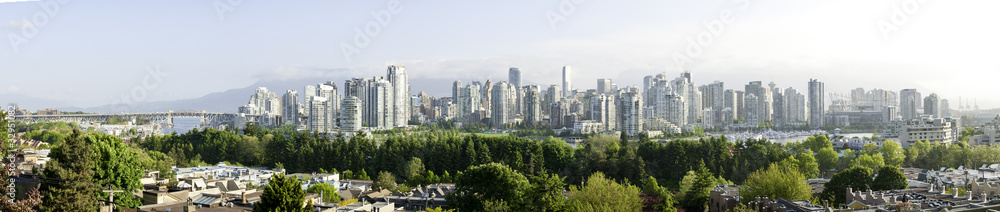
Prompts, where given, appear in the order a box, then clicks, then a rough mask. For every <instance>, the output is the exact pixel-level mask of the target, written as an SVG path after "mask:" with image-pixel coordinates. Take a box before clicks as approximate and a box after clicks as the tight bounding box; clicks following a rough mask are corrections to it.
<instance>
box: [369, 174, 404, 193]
mask: <svg viewBox="0 0 1000 212" xmlns="http://www.w3.org/2000/svg"><path fill="white" fill-rule="evenodd" d="M372 188H373V189H375V190H382V189H387V190H389V191H392V192H399V187H398V186H397V185H396V176H392V173H389V172H387V171H382V172H379V173H378V177H377V178H375V182H373V183H372Z"/></svg>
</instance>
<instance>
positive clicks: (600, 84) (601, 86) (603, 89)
mask: <svg viewBox="0 0 1000 212" xmlns="http://www.w3.org/2000/svg"><path fill="white" fill-rule="evenodd" d="M597 93H598V94H609V93H611V79H597Z"/></svg>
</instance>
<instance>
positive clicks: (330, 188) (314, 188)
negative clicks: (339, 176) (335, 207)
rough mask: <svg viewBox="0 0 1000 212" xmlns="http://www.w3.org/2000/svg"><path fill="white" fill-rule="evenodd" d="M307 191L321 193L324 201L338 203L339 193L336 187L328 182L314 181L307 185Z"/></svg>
mask: <svg viewBox="0 0 1000 212" xmlns="http://www.w3.org/2000/svg"><path fill="white" fill-rule="evenodd" d="M306 192H308V193H314V194H322V195H323V202H324V203H340V201H341V200H342V199H340V194H338V193H337V187H335V186H334V185H331V184H329V183H316V184H312V185H311V186H309V189H306Z"/></svg>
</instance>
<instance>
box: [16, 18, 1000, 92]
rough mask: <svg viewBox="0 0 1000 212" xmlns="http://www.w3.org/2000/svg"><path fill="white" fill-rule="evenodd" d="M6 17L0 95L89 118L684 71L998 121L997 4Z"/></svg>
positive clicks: (628, 79) (621, 81) (698, 78)
mask: <svg viewBox="0 0 1000 212" xmlns="http://www.w3.org/2000/svg"><path fill="white" fill-rule="evenodd" d="M0 2H4V3H0V36H2V38H5V39H4V40H3V41H0V74H2V75H4V76H3V77H0V94H19V95H27V96H33V97H38V98H43V99H54V100H64V101H66V102H69V103H71V104H73V105H74V106H78V107H91V106H98V105H104V104H111V103H114V102H115V101H116V100H117V99H119V98H120V97H121V96H125V95H129V94H132V93H136V92H139V93H142V94H145V95H143V98H142V99H141V100H143V101H164V100H179V99H190V98H197V97H200V96H203V95H206V94H209V93H214V92H221V91H225V90H228V89H234V88H242V87H246V86H250V85H252V84H254V83H256V82H258V81H261V80H293V79H302V78H315V79H316V81H317V82H323V81H331V80H332V81H336V82H343V81H344V80H346V79H350V78H352V77H371V76H384V75H385V72H386V71H385V70H386V66H388V65H390V64H403V65H406V66H407V71H408V74H409V77H410V79H411V80H420V79H455V80H462V81H472V80H479V81H485V80H486V79H490V80H493V81H499V80H507V71H508V69H509V68H510V67H518V68H520V69H521V70H522V72H523V74H522V75H523V76H522V78H523V79H524V81H525V84H541V85H549V84H558V83H560V82H561V68H562V66H567V65H568V66H572V69H573V76H572V81H573V85H574V87H575V88H577V89H580V90H586V89H593V88H596V84H597V83H596V79H598V78H610V79H612V80H613V81H614V82H615V83H616V84H618V85H619V87H624V86H628V85H641V83H642V77H643V76H647V75H655V74H658V73H666V74H667V75H668V76H670V78H673V77H675V76H678V75H679V74H680V73H681V71H685V70H686V71H690V72H691V73H692V78H693V81H694V82H695V83H696V84H707V83H711V82H713V81H722V82H724V83H725V87H726V88H727V89H738V90H742V89H743V87H744V85H746V84H747V83H748V82H750V81H764V82H765V84H766V83H767V82H772V81H773V82H775V83H777V85H778V87H782V88H787V87H794V88H796V89H798V90H800V91H803V92H804V91H805V90H806V89H807V83H808V81H809V79H818V80H820V81H822V82H825V83H826V91H827V92H836V93H843V94H847V93H848V92H849V90H850V89H853V88H857V87H863V88H866V89H871V88H880V89H886V90H895V91H899V90H901V89H907V88H915V89H917V90H918V91H920V92H921V93H923V95H925V96H926V95H929V94H930V93H936V94H938V95H939V96H941V97H942V98H944V99H949V100H951V101H957V99H958V98H959V97H960V96H961V97H962V98H963V99H967V98H971V99H974V100H975V101H977V103H978V105H979V106H980V107H981V108H996V107H1000V98H997V95H995V93H996V91H997V90H998V89H1000V84H998V83H996V82H997V79H1000V51H998V49H1000V39H997V38H1000V25H997V24H996V23H995V21H996V20H1000V13H997V12H995V8H1000V1H986V0H983V1H962V0H957V1H932V0H884V1H883V0H844V1H794V0H784V1H782V0H771V1H759V0H732V1H729V0H727V1H663V0H650V1H643V0H635V1H587V0H546V1H537V0H509V1H451V0H447V1H446V0H442V1H413V0H381V1H258V0H150V1H69V0H41V1H11V0H0ZM151 70H152V71H151ZM441 86H442V87H446V88H444V89H441V88H421V87H413V88H411V89H412V91H413V93H417V92H419V91H421V90H444V91H447V90H448V88H449V86H450V84H449V85H441ZM247 95H250V94H247ZM432 95H438V96H446V95H449V94H447V93H444V92H441V93H432ZM952 105H953V106H952V107H956V106H954V105H957V104H955V103H952Z"/></svg>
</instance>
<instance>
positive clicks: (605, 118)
mask: <svg viewBox="0 0 1000 212" xmlns="http://www.w3.org/2000/svg"><path fill="white" fill-rule="evenodd" d="M615 101H616V100H615V96H614V95H613V94H597V95H596V96H594V97H592V98H591V99H590V113H591V115H590V116H591V119H592V120H594V121H595V122H597V123H600V124H601V129H602V130H605V131H613V130H615V129H617V124H618V120H617V118H618V113H617V112H616V109H618V108H617V107H616V106H615Z"/></svg>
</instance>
